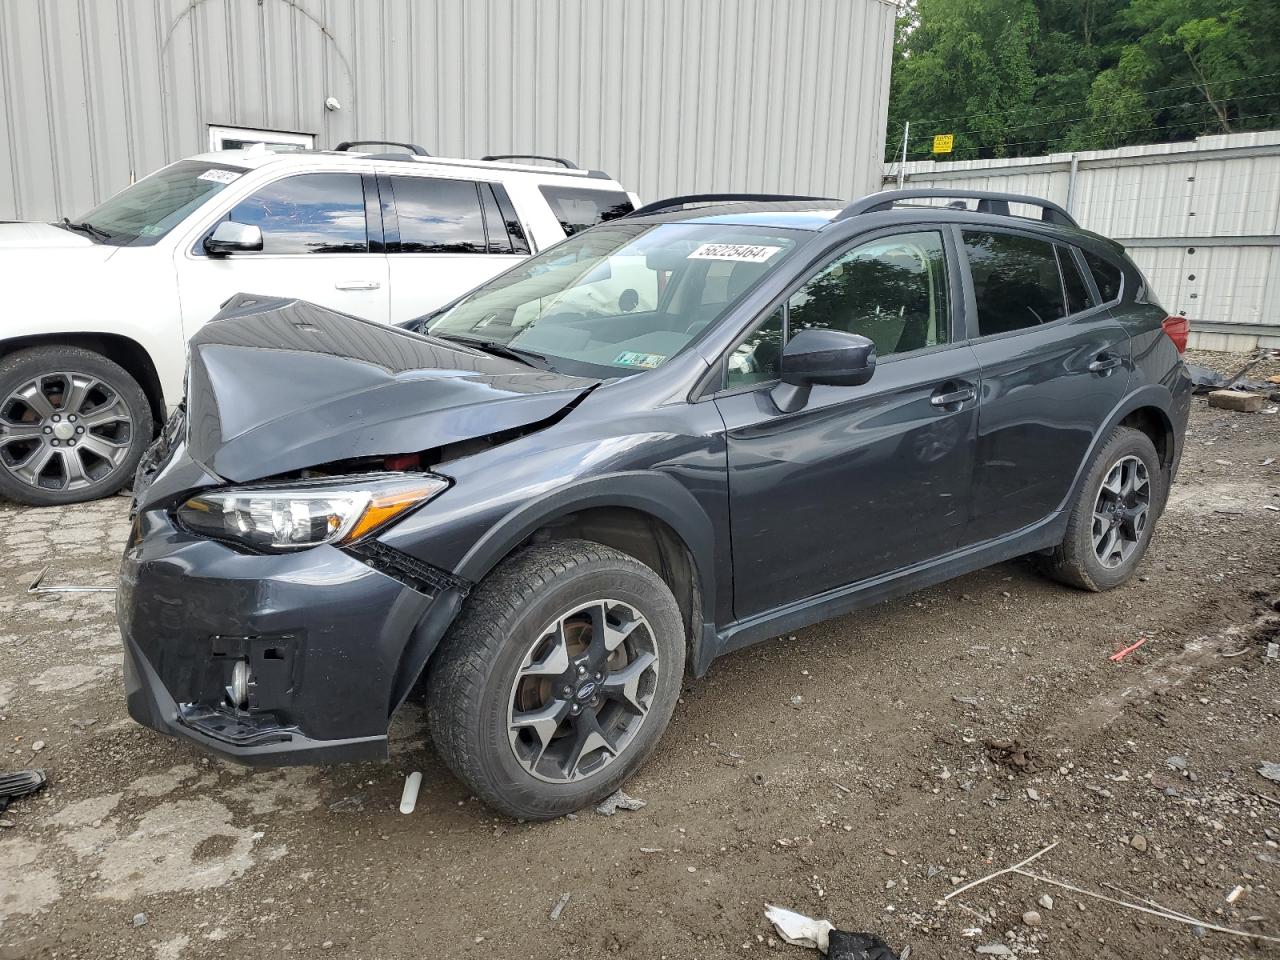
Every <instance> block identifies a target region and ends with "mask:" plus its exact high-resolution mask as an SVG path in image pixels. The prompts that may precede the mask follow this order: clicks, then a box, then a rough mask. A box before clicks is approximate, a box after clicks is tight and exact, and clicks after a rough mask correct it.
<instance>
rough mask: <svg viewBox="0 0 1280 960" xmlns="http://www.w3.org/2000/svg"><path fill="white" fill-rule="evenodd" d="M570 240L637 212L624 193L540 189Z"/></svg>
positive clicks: (553, 188)
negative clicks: (599, 224) (633, 211)
mask: <svg viewBox="0 0 1280 960" xmlns="http://www.w3.org/2000/svg"><path fill="white" fill-rule="evenodd" d="M538 189H539V190H541V191H542V196H543V197H545V198H546V201H547V203H548V204H549V205H550V207H551V212H552V213H553V214H555V217H556V219H557V220H559V221H560V227H561V229H563V230H564V235H565V236H566V237H571V236H573V235H574V234H575V233H581V232H582V231H583V230H586V229H588V228H590V227H594V226H595V225H596V224H597V223H604V221H606V220H616V219H617V218H618V217H625V216H626V215H627V214H628V213H630V212H631V211H632V210H634V209H635V207H634V206H633V205H632V203H631V199H630V198H629V197H628V196H627V195H626V194H625V193H623V192H622V191H621V190H584V189H581V188H579V187H560V186H543V187H539V188H538Z"/></svg>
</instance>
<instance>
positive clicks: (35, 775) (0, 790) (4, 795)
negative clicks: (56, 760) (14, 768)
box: [0, 770, 46, 813]
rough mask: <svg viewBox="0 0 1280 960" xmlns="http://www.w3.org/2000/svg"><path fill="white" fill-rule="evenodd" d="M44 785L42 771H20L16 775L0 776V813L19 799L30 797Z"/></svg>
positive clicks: (44, 780)
mask: <svg viewBox="0 0 1280 960" xmlns="http://www.w3.org/2000/svg"><path fill="white" fill-rule="evenodd" d="M45 783H46V777H45V775H44V771H43V770H21V771H19V772H18V773H3V774H0V813H4V812H5V811H6V810H8V809H9V804H11V803H12V802H13V801H14V800H17V799H18V798H19V797H26V796H30V795H31V794H33V793H35V792H36V791H38V790H40V789H42V788H43V787H44V785H45Z"/></svg>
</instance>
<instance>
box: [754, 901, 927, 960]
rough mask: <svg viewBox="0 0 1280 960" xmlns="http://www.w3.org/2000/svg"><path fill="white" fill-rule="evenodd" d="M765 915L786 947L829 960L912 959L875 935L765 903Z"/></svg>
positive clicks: (909, 949) (905, 952)
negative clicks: (804, 949)
mask: <svg viewBox="0 0 1280 960" xmlns="http://www.w3.org/2000/svg"><path fill="white" fill-rule="evenodd" d="M764 915H765V918H766V919H767V920H768V921H769V922H770V923H772V924H773V927H774V929H775V930H777V931H778V936H780V937H782V939H783V940H785V941H786V942H787V943H789V944H791V945H792V946H796V947H809V948H810V949H814V950H820V951H821V952H823V953H825V954H826V955H827V960H907V957H909V956H910V955H911V948H910V947H907V949H906V950H904V951H903V952H902V955H901V957H899V955H898V954H896V953H894V952H893V950H892V948H890V946H889V945H888V944H887V943H885V942H884V941H883V940H881V939H880V938H879V937H877V936H876V935H875V934H874V933H853V932H851V931H848V930H837V929H836V928H835V927H834V926H833V925H832V924H831V922H830V921H829V920H814V919H813V918H812V917H806V916H805V915H804V914H802V913H796V912H795V911H794V910H788V909H786V907H775V906H774V905H773V904H769V903H766V904H765V911H764Z"/></svg>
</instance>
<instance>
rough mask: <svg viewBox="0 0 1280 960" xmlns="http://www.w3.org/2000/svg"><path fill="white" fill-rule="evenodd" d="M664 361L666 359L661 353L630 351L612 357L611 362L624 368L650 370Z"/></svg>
mask: <svg viewBox="0 0 1280 960" xmlns="http://www.w3.org/2000/svg"><path fill="white" fill-rule="evenodd" d="M665 359H667V358H666V356H665V355H664V354H661V353H632V352H630V351H626V352H624V353H620V354H618V355H617V356H616V357H614V358H613V362H614V363H616V364H620V365H621V366H624V367H644V368H646V369H652V368H653V367H656V366H658V365H659V364H661V363H662V361H663V360H665Z"/></svg>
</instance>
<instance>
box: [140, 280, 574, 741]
mask: <svg viewBox="0 0 1280 960" xmlns="http://www.w3.org/2000/svg"><path fill="white" fill-rule="evenodd" d="M595 383H596V381H593V380H584V379H580V378H575V377H566V376H562V375H559V374H556V373H553V372H550V371H545V370H539V369H533V368H530V367H527V366H523V365H521V364H519V363H517V362H515V361H512V360H507V359H503V358H498V357H492V356H488V355H486V354H483V353H480V352H478V351H473V350H470V349H466V348H459V347H454V346H452V345H449V344H447V343H444V342H442V341H438V340H433V339H430V338H427V337H421V336H418V335H415V334H412V333H408V332H405V331H401V330H398V329H395V328H389V327H383V326H380V325H377V324H371V323H367V322H365V321H361V320H357V319H354V318H349V317H345V316H342V315H339V314H336V313H333V312H332V311H328V310H325V309H323V308H320V307H316V306H314V305H313V304H309V303H305V302H302V301H290V300H263V299H261V298H248V297H240V298H237V300H236V301H234V302H233V303H232V304H231V305H229V306H228V308H227V309H225V310H224V311H223V314H221V315H220V317H219V318H217V319H216V322H211V323H209V324H208V325H207V326H206V327H205V328H204V329H203V330H202V331H201V332H200V333H199V334H198V335H197V336H196V337H195V338H194V339H193V340H192V342H191V349H190V363H189V369H188V396H187V399H186V402H185V405H184V406H183V407H180V408H179V410H178V411H177V412H176V413H175V415H174V417H173V418H171V420H170V422H169V423H168V424H166V427H165V429H164V431H163V433H162V435H161V437H160V438H159V439H158V440H157V442H156V444H155V446H154V447H153V448H152V450H151V451H149V452H148V454H147V456H146V457H145V458H144V459H143V463H142V467H141V468H140V469H139V473H138V478H137V482H136V483H135V502H134V510H135V516H134V525H133V530H132V533H131V535H130V539H129V543H128V545H127V548H126V550H125V556H124V559H123V563H122V571H121V588H120V590H119V593H118V601H117V603H118V608H117V614H118V620H119V623H120V630H121V634H122V636H123V639H124V645H125V674H126V688H127V694H128V703H129V712H130V714H131V715H132V716H133V717H134V718H135V719H136V720H138V721H139V722H141V723H144V724H146V725H147V726H150V727H153V728H154V729H157V730H159V731H161V732H163V733H168V734H174V735H182V736H186V737H188V738H190V739H192V740H195V741H196V742H198V743H200V744H201V745H202V746H204V747H206V748H208V749H211V750H213V751H215V752H218V753H221V754H224V755H226V756H229V757H232V758H234V759H237V760H241V761H243V762H248V763H262V764H283V763H322V762H334V761H342V760H356V759H371V758H378V757H382V756H385V755H386V749H387V747H386V737H387V725H388V723H389V721H390V718H391V716H392V714H393V713H394V712H395V710H396V709H397V708H398V707H399V705H400V704H401V703H402V702H403V700H404V698H405V697H406V696H407V695H408V693H409V691H410V690H411V689H412V687H413V685H414V683H415V682H416V681H417V678H418V676H419V674H420V673H421V671H422V668H423V666H424V665H425V663H426V661H427V658H428V657H429V656H430V654H431V652H432V651H433V650H434V649H435V646H436V644H437V643H438V642H439V640H440V637H441V636H442V635H443V633H444V632H445V630H446V629H447V628H448V626H449V624H450V623H451V622H452V620H453V618H454V617H455V616H456V614H457V612H458V609H459V607H460V606H461V603H462V600H463V598H464V597H465V596H466V593H467V591H468V589H469V584H467V583H466V582H465V581H463V580H462V579H460V578H458V577H456V576H455V575H454V574H453V573H452V572H450V571H448V570H442V569H439V568H436V567H433V566H431V565H430V564H427V563H424V562H423V561H421V560H419V559H417V558H414V557H410V556H408V555H407V554H404V553H402V552H401V551H398V550H395V549H393V548H391V547H389V546H387V545H386V544H383V543H381V542H380V541H379V540H378V537H379V535H380V534H381V533H382V532H384V531H386V530H388V529H390V528H391V527H393V526H394V524H395V523H397V522H398V521H399V520H400V519H401V518H403V517H404V516H407V515H409V514H410V513H413V512H415V511H417V510H421V509H431V502H432V501H434V500H435V499H436V498H438V497H447V496H448V489H449V485H450V483H451V481H450V478H449V477H448V475H447V463H448V462H449V461H450V460H452V459H456V458H457V457H458V456H461V455H465V454H466V453H467V452H468V451H471V450H474V449H476V448H477V447H479V446H485V445H492V444H494V443H500V442H503V441H504V439H506V438H510V437H514V436H519V435H521V434H522V433H525V432H528V431H530V430H536V429H541V428H542V427H543V426H545V425H546V424H547V423H549V422H554V421H555V420H556V419H558V418H560V417H563V416H564V415H565V414H566V413H567V411H568V410H570V409H572V407H573V406H574V405H575V404H576V402H577V401H578V400H580V399H581V397H582V396H584V395H585V394H586V392H588V391H589V390H590V389H591V388H592V387H593V386H594V385H595ZM442 467H443V468H444V469H442Z"/></svg>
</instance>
